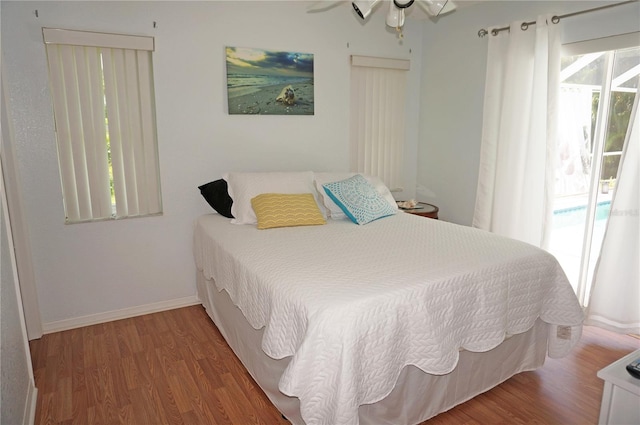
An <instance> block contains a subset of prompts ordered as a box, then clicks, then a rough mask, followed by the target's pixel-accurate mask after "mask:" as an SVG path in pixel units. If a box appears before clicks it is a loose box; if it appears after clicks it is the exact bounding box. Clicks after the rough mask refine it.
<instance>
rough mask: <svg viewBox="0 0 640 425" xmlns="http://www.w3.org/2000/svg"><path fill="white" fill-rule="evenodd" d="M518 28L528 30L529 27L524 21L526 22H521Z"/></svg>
mask: <svg viewBox="0 0 640 425" xmlns="http://www.w3.org/2000/svg"><path fill="white" fill-rule="evenodd" d="M520 29H521V30H522V31H526V30H528V29H529V24H528V23H526V22H523V23H522V25H520Z"/></svg>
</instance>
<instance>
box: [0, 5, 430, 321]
mask: <svg viewBox="0 0 640 425" xmlns="http://www.w3.org/2000/svg"><path fill="white" fill-rule="evenodd" d="M0 5H1V6H0V7H1V17H2V26H1V28H2V36H3V37H2V51H3V56H4V59H5V60H6V62H5V65H6V68H5V69H6V74H7V75H6V77H7V83H8V84H7V89H8V91H9V104H10V108H11V112H12V116H13V120H14V130H15V146H14V147H15V152H16V156H17V159H18V167H17V168H18V171H19V173H20V177H21V183H22V186H23V187H22V188H21V193H22V195H23V201H24V202H23V205H24V210H25V212H26V217H27V222H28V225H29V232H30V245H31V249H32V252H33V264H34V275H35V280H36V286H37V293H38V298H39V302H40V309H41V316H42V320H43V322H44V328H45V332H46V331H51V330H55V329H60V328H64V327H68V326H73V325H77V324H83V323H87V322H90V321H91V320H92V319H101V318H102V319H105V318H108V317H111V316H114V317H115V316H117V315H118V314H126V313H127V312H131V311H134V310H135V311H139V310H140V311H141V310H144V308H147V307H149V306H165V305H168V304H176V305H177V304H180V303H189V302H193V301H194V300H195V298H194V297H195V267H194V262H193V257H192V248H191V247H192V244H191V241H192V223H193V220H194V219H195V218H196V217H197V216H198V215H200V214H203V213H207V212H209V211H210V209H209V207H208V205H206V203H205V202H204V200H203V199H202V198H201V197H200V194H199V192H198V190H197V186H198V185H200V184H202V183H205V182H208V181H210V180H213V179H216V178H219V177H220V176H221V174H222V173H223V172H225V171H234V170H235V171H241V170H245V171H263V170H309V169H311V170H318V171H323V170H327V171H328V170H337V171H339V170H347V169H348V164H349V158H348V152H349V150H348V135H349V121H348V115H349V114H348V108H349V56H350V55H351V54H359V55H373V56H387V57H395V58H408V59H411V71H410V72H409V87H410V88H411V90H410V94H409V98H408V101H407V106H408V111H409V113H408V115H407V121H408V122H407V145H406V146H407V149H406V154H405V157H406V158H407V159H406V161H405V182H406V184H405V188H406V191H407V193H404V194H400V195H399V196H400V197H412V196H413V195H414V193H413V190H414V182H415V178H416V173H417V169H416V157H417V151H418V147H417V142H418V129H419V126H418V119H419V115H418V113H419V94H420V93H419V87H420V80H421V65H422V62H421V56H422V54H421V44H422V35H421V33H422V26H421V25H420V24H419V23H417V22H408V23H407V25H406V27H405V34H404V36H405V37H404V40H403V41H402V42H399V40H398V39H397V38H396V36H395V34H394V33H393V32H392V31H388V30H386V29H385V26H384V23H383V19H384V13H383V12H380V11H379V12H378V13H376V14H374V15H373V16H372V18H373V19H371V22H369V23H368V24H367V25H363V24H362V23H361V22H359V21H358V19H357V18H356V17H355V15H354V14H353V11H352V10H351V9H350V6H349V3H346V2H345V4H343V5H341V6H339V7H336V8H334V9H331V10H330V11H327V12H324V13H315V14H308V13H306V9H305V8H306V6H307V4H305V3H304V2H282V1H257V2H221V1H212V2H186V1H185V2H164V1H162V2H146V1H140V2H106V3H102V2H86V3H84V2H48V1H47V2H10V1H2V2H1V3H0ZM36 10H37V11H38V17H36V14H35V11H36ZM154 21H155V22H156V23H157V28H155V29H154V28H153V22H154ZM438 25H440V24H438ZM42 27H58V28H70V29H87V30H96V31H106V32H116V33H118V32H122V33H133V34H145V35H152V36H154V37H155V40H156V51H155V53H154V73H155V87H156V103H157V111H156V112H157V122H158V139H159V150H160V166H161V177H162V195H163V205H164V214H163V215H162V216H160V217H150V218H137V219H129V220H120V221H109V222H98V223H87V224H75V225H65V224H63V223H64V211H63V206H62V195H61V188H60V181H59V180H60V179H59V174H58V164H57V157H56V144H55V138H54V126H53V116H52V110H51V104H50V98H49V91H48V85H47V72H46V56H45V51H44V46H43V43H42V34H41V28H42ZM225 46H238V47H259V48H267V49H273V50H290V51H301V52H309V53H313V54H314V55H315V58H314V59H315V62H314V65H315V115H314V116H297V117H284V116H237V115H234V116H229V115H228V114H227V113H226V112H225V111H226V106H225V105H226V87H225V61H224V47H225ZM145 306H147V307H145ZM136 309H137V310H136ZM121 310H123V311H121Z"/></svg>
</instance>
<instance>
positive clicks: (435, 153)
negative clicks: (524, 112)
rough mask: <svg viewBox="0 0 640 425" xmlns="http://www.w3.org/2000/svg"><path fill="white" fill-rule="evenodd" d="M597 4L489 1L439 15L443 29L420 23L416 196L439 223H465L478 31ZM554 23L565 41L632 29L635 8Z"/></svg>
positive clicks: (480, 92) (473, 179) (639, 13)
mask: <svg viewBox="0 0 640 425" xmlns="http://www.w3.org/2000/svg"><path fill="white" fill-rule="evenodd" d="M604 3H605V2H595V1H572V2H555V1H495V2H494V1H489V2H486V3H483V4H480V5H476V6H473V7H469V8H463V9H460V10H457V11H455V12H454V13H452V14H450V15H447V16H445V17H442V18H441V20H440V23H444V22H445V18H446V25H429V24H428V23H426V24H425V25H424V28H423V40H424V42H423V47H422V49H423V65H422V68H423V76H424V80H423V84H422V104H421V120H420V125H421V126H420V142H419V154H418V185H419V187H420V189H419V190H418V195H417V196H418V198H419V199H420V200H426V201H429V202H432V203H434V204H437V205H438V206H439V207H440V217H441V218H442V219H445V220H448V221H452V222H456V223H460V224H466V225H470V224H471V220H472V218H473V210H474V205H475V197H476V185H477V179H478V167H479V163H480V137H481V133H482V105H483V99H484V80H485V70H486V55H487V42H488V39H487V37H485V38H479V37H478V35H477V33H478V30H479V29H480V28H487V27H489V26H504V25H508V24H509V23H510V22H512V21H515V20H521V21H535V20H536V18H537V16H538V15H540V14H547V13H550V14H554V15H555V14H558V15H561V14H564V13H568V12H574V11H578V10H586V9H591V8H594V7H598V6H601V5H603V4H604ZM608 3H609V4H611V3H612V2H608ZM559 25H562V28H563V30H562V31H563V42H565V43H569V42H575V41H582V40H587V39H593V38H600V37H606V36H610V35H616V34H624V33H629V32H634V31H640V4H639V3H635V4H629V5H624V6H619V7H615V8H610V9H607V10H604V11H599V12H593V13H589V14H584V15H580V16H574V17H571V18H566V19H564V20H562V21H561V23H560V24H559ZM533 28H535V27H533ZM514 95H517V93H515V94H514Z"/></svg>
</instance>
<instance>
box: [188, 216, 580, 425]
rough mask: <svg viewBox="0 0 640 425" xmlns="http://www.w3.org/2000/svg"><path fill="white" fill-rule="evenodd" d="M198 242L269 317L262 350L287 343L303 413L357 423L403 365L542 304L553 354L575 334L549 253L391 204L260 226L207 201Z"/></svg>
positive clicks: (573, 306) (501, 332) (238, 292)
mask: <svg viewBox="0 0 640 425" xmlns="http://www.w3.org/2000/svg"><path fill="white" fill-rule="evenodd" d="M194 242H195V258H196V264H197V267H198V268H199V269H200V270H202V271H203V272H204V275H205V277H207V278H208V279H214V280H215V283H216V285H217V287H218V289H219V290H222V289H225V290H226V291H227V292H228V293H229V295H230V296H231V299H232V300H233V301H234V303H235V304H236V305H237V306H238V307H239V308H240V309H241V310H242V312H243V313H244V315H245V316H246V318H247V320H248V321H249V323H250V324H251V325H252V326H253V327H254V328H256V329H259V328H262V327H264V328H265V330H264V338H263V341H262V348H263V350H264V351H265V353H267V354H268V355H269V356H271V357H273V358H275V359H280V358H284V357H288V356H292V358H291V361H290V363H289V365H288V367H287V369H286V370H285V372H284V374H283V376H282V377H281V379H280V384H279V388H280V391H282V392H283V393H284V394H287V395H289V396H294V397H298V398H299V399H300V409H301V413H302V417H303V418H304V420H305V421H306V423H307V424H309V425H311V424H330V425H336V424H357V423H358V406H359V405H361V404H367V403H374V402H376V401H379V400H381V399H382V398H384V397H385V396H386V395H387V394H388V393H389V392H390V391H391V389H392V388H393V386H394V385H395V382H396V380H397V378H398V374H399V373H400V371H401V370H402V368H403V367H404V366H406V365H415V366H416V367H418V368H420V369H422V370H423V371H425V372H427V373H431V374H445V373H447V372H449V371H451V370H452V369H453V368H455V367H456V364H457V361H458V351H459V350H461V349H465V350H471V351H487V350H490V349H491V348H493V347H495V346H497V345H499V344H500V343H501V342H502V341H503V340H504V339H505V337H506V336H508V335H513V334H518V333H521V332H525V331H527V330H528V329H530V328H531V327H532V326H533V324H534V322H535V321H536V319H537V318H538V317H540V318H541V319H542V320H543V321H545V322H547V323H549V324H552V325H563V326H570V328H569V329H568V330H567V329H562V332H557V328H556V326H550V327H549V329H550V332H549V334H550V335H549V338H550V340H549V355H551V356H555V357H558V356H563V355H565V354H566V353H567V352H568V351H569V350H570V349H571V348H572V347H573V345H574V344H575V342H576V341H577V340H578V339H579V337H580V333H581V323H582V319H583V315H582V310H581V309H580V307H579V305H578V301H577V299H576V297H575V295H574V293H573V290H572V288H571V286H570V284H569V283H568V281H567V279H566V277H565V275H564V273H563V271H562V269H561V268H560V266H559V265H558V263H557V261H556V260H555V258H554V257H553V256H551V255H550V254H548V253H546V252H545V251H542V250H540V249H537V248H535V247H533V246H531V245H527V244H525V243H521V242H518V241H514V240H510V239H505V238H503V237H500V236H497V235H494V234H490V233H487V232H484V231H481V230H477V229H473V228H469V227H463V226H458V225H454V224H450V223H446V222H442V221H438V220H431V219H426V218H423V217H418V216H414V215H410V214H404V213H399V214H397V215H395V216H392V217H388V218H385V219H381V220H378V221H375V222H372V223H370V224H367V225H365V226H357V225H354V224H353V223H351V222H349V221H346V220H344V221H332V220H329V223H328V224H327V225H324V226H309V227H291V228H279V229H270V230H257V229H256V228H255V226H251V225H234V224H230V223H229V219H225V218H224V217H221V216H218V215H217V214H211V215H206V216H202V217H200V218H199V219H198V220H197V223H196V231H195V241H194ZM567 335H570V336H569V337H567ZM558 336H561V337H562V338H558Z"/></svg>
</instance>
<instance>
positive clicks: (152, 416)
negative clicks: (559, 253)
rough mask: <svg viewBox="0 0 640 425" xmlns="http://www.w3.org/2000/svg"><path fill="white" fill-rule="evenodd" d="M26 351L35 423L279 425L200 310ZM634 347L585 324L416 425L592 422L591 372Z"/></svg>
mask: <svg viewBox="0 0 640 425" xmlns="http://www.w3.org/2000/svg"><path fill="white" fill-rule="evenodd" d="M30 347H31V357H32V361H33V369H34V374H35V380H36V387H37V388H38V402H37V407H36V424H65V425H66V424H82V425H85V424H136V425H147V424H149V425H151V424H189V425H191V424H233V425H249V424H266V425H271V424H274V425H276V424H288V422H287V421H286V420H284V419H283V418H282V417H281V415H280V413H279V412H278V411H277V410H276V409H275V408H274V407H273V405H272V404H271V403H270V402H269V400H268V399H267V397H266V396H265V395H264V393H263V392H262V391H261V390H260V389H259V387H258V386H257V385H256V384H255V383H254V381H253V380H252V378H251V377H250V376H249V375H248V373H247V372H246V371H245V370H244V368H243V366H242V365H241V364H240V362H239V361H238V360H237V358H236V357H235V355H234V354H233V352H232V351H231V349H230V348H229V347H228V346H227V344H226V343H225V341H224V340H223V338H222V336H221V335H220V333H219V332H218V330H217V329H216V327H215V326H214V325H213V323H212V322H211V320H210V319H209V317H208V316H207V314H206V313H205V311H204V309H203V308H202V307H201V306H192V307H186V308H181V309H176V310H171V311H166V312H162V313H156V314H150V315H146V316H140V317H136V318H132V319H126V320H119V321H115V322H110V323H104V324H100V325H95V326H89V327H85V328H80V329H74V330H70V331H65V332H58V333H53V334H49V335H45V336H43V337H42V338H41V339H39V340H34V341H31V342H30ZM638 348H640V340H638V339H635V338H633V337H630V336H625V335H617V334H613V333H609V332H606V331H603V330H600V329H598V328H592V327H585V330H584V335H583V337H582V340H581V341H580V343H579V345H578V347H577V348H576V349H575V350H574V351H573V352H572V354H571V355H569V356H568V357H566V358H564V359H561V360H553V359H547V361H546V363H545V366H544V367H543V368H541V369H539V370H537V371H535V372H525V373H521V374H519V375H516V376H515V377H513V378H511V379H509V380H508V381H507V382H505V383H503V384H502V385H499V386H498V387H496V388H494V389H493V390H491V391H489V392H487V393H485V394H482V395H480V396H478V397H476V398H474V399H472V400H470V401H468V402H466V403H464V404H462V405H460V406H457V407H456V408H454V409H452V410H450V411H448V412H445V413H442V414H440V415H438V416H436V417H435V418H433V419H431V420H429V421H427V422H425V423H424V424H428V425H438V424H441V425H444V424H447V425H452V424H453V425H455V424H465V425H473V424H480V425H486V424H491V425H497V424H505V425H506V424H509V425H511V424H545V425H546V424H558V425H570V424H575V425H585V424H596V423H597V419H598V413H599V406H600V397H601V394H602V381H601V380H600V379H598V378H597V377H596V372H597V371H598V370H599V369H601V368H603V367H604V366H606V365H608V364H609V363H612V362H613V361H615V360H617V359H619V358H620V357H623V356H624V355H626V354H627V353H629V352H631V351H633V350H635V349H638Z"/></svg>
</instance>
